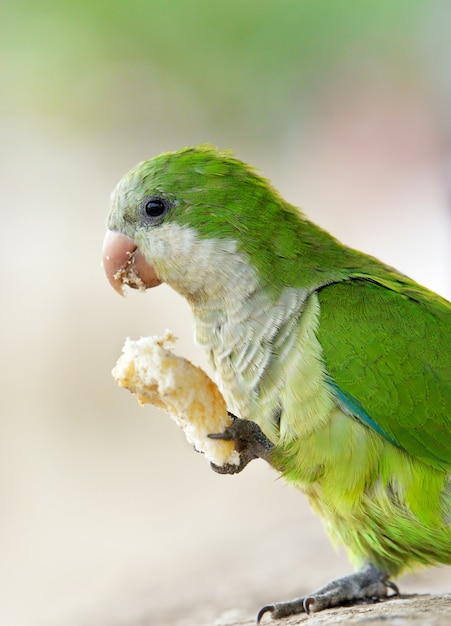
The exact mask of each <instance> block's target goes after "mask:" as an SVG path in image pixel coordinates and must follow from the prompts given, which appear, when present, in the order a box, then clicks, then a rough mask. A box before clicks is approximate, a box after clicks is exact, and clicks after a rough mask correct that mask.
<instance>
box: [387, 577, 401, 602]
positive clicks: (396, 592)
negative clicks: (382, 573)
mask: <svg viewBox="0 0 451 626" xmlns="http://www.w3.org/2000/svg"><path fill="white" fill-rule="evenodd" d="M385 586H386V587H388V588H389V589H391V590H392V591H393V593H392V594H391V596H389V597H391V598H392V597H393V596H399V587H398V585H395V583H392V581H391V580H386V581H385Z"/></svg>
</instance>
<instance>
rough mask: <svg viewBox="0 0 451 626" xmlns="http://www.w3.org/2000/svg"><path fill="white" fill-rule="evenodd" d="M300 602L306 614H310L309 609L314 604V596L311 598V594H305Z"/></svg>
mask: <svg viewBox="0 0 451 626" xmlns="http://www.w3.org/2000/svg"><path fill="white" fill-rule="evenodd" d="M302 604H303V605H304V611H305V612H306V613H307V615H310V609H311V608H313V607H314V605H315V598H313V596H307V597H306V598H304V602H303V603H302Z"/></svg>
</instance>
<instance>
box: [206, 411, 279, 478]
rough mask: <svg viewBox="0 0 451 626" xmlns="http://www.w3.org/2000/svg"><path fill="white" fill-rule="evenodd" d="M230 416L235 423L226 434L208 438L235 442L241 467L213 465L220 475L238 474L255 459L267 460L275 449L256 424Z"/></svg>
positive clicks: (230, 414)
mask: <svg viewBox="0 0 451 626" xmlns="http://www.w3.org/2000/svg"><path fill="white" fill-rule="evenodd" d="M229 416H230V417H231V418H232V419H233V422H232V424H231V425H230V426H228V427H227V428H225V429H224V432H222V433H212V434H210V435H208V436H209V437H210V439H223V440H225V441H233V442H234V443H235V450H236V451H237V452H238V453H239V455H240V463H239V465H232V464H229V463H227V464H225V465H215V464H214V463H211V467H212V469H213V470H214V471H215V472H218V474H237V473H238V472H241V471H242V470H243V469H244V468H245V467H246V465H247V464H248V463H249V462H250V461H252V460H253V459H267V457H268V455H269V453H270V452H271V450H272V449H273V448H274V444H272V443H271V441H270V440H269V439H268V438H267V436H266V435H265V434H264V433H263V431H262V430H261V428H260V426H259V425H258V424H257V423H256V422H252V421H251V420H243V419H240V418H239V417H236V416H235V415H233V414H232V413H229Z"/></svg>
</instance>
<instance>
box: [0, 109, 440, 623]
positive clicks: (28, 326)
mask: <svg viewBox="0 0 451 626" xmlns="http://www.w3.org/2000/svg"><path fill="white" fill-rule="evenodd" d="M2 144H3V147H4V148H5V151H4V154H3V156H2V164H1V168H0V176H1V181H0V182H1V189H2V198H3V201H2V206H1V212H2V228H1V231H0V238H1V245H0V255H1V261H2V262H1V263H0V277H1V280H2V325H1V328H0V341H1V345H2V359H1V363H0V377H1V380H2V396H1V428H2V437H1V442H0V447H1V454H0V469H1V471H0V488H1V494H2V495H1V503H0V553H1V555H2V557H1V562H0V624H2V626H3V625H4V626H207V625H208V626H214V625H216V626H219V625H222V626H223V625H225V624H228V625H231V624H235V623H238V622H239V621H240V620H251V619H252V617H253V616H254V615H255V613H256V611H257V610H258V609H259V607H260V606H261V605H262V604H266V603H268V602H271V601H277V600H282V599H288V598H292V597H295V596H298V595H301V594H304V593H306V592H309V591H311V590H312V589H315V588H317V587H319V586H321V585H323V584H324V583H326V582H327V581H328V580H330V579H331V578H333V577H336V576H340V575H343V574H345V573H347V572H349V571H350V568H349V565H348V562H347V559H346V556H345V554H344V553H343V552H342V551H338V552H335V551H334V550H333V548H332V547H331V546H330V544H329V542H328V540H327V538H326V536H325V533H324V531H323V530H322V527H321V523H320V521H319V520H318V519H316V518H315V517H314V516H313V514H312V513H311V512H310V510H309V508H308V505H307V503H306V501H305V499H304V498H303V496H302V495H301V494H298V493H297V492H296V491H295V490H294V489H293V488H291V487H287V486H286V485H285V484H284V483H283V482H282V481H280V480H278V479H277V475H276V474H275V473H274V472H273V471H272V470H271V469H270V468H268V467H267V466H265V464H264V463H262V462H255V463H253V464H251V465H250V466H249V467H248V468H247V469H246V471H245V472H243V473H242V474H240V475H238V476H234V477H230V476H218V475H216V474H215V473H213V472H212V471H210V469H209V467H208V464H207V463H206V462H205V459H203V458H202V457H201V456H200V455H198V454H195V453H194V452H193V451H192V450H191V449H190V448H189V446H188V445H187V444H186V442H185V440H184V437H183V434H182V433H181V432H180V431H179V430H178V429H177V427H176V426H175V425H174V424H173V422H171V421H170V420H169V419H168V418H167V417H166V416H164V415H163V414H162V413H161V412H158V411H156V410H155V411H153V410H151V409H150V408H146V409H141V408H139V407H138V406H137V405H136V403H135V402H134V400H133V399H132V398H131V397H130V396H129V394H128V393H126V392H124V391H122V390H120V389H118V388H117V386H116V384H115V382H114V381H113V379H112V377H111V375H110V371H111V368H112V366H113V365H114V363H115V361H116V359H117V357H118V356H119V354H120V350H121V347H122V343H123V341H124V338H125V337H126V336H132V337H134V338H136V337H139V336H141V335H147V334H161V333H162V332H164V330H165V328H167V327H168V328H170V329H171V330H173V331H174V333H175V334H177V335H178V336H179V337H180V341H179V343H178V345H177V351H178V352H179V353H180V354H183V355H185V356H187V357H188V358H191V359H193V360H194V361H195V362H196V363H198V364H200V365H205V361H204V357H203V355H202V354H201V353H200V352H199V351H198V350H196V349H195V348H194V347H193V344H192V337H191V321H190V314H189V310H188V308H187V306H186V304H185V303H184V302H182V301H181V300H180V299H179V298H178V297H177V296H176V295H175V294H174V293H172V292H171V291H170V290H169V289H167V288H166V287H165V286H162V287H159V288H158V290H155V291H154V292H152V293H149V294H146V295H140V294H132V295H130V297H128V298H127V299H126V300H120V299H119V298H118V297H117V295H116V294H114V293H113V291H112V290H111V289H110V288H109V286H108V285H107V283H106V280H105V278H104V276H103V274H102V270H101V267H100V250H101V243H102V238H103V231H104V220H105V216H106V213H107V210H108V196H109V193H110V190H111V189H112V187H113V186H114V184H115V183H116V181H117V179H118V178H119V177H120V176H121V174H122V173H123V172H124V171H125V170H126V169H127V168H128V167H130V165H132V164H133V163H134V162H136V161H138V160H140V159H141V158H144V157H146V156H149V154H150V153H152V154H153V153H156V152H159V151H160V150H161V149H163V148H164V146H163V145H153V146H152V147H151V148H149V146H148V145H146V146H144V141H143V145H142V146H138V147H135V148H134V149H133V150H132V149H131V148H128V149H126V150H122V151H121V145H120V143H117V144H115V143H114V141H113V140H112V143H111V145H107V142H105V141H104V143H103V144H102V143H99V144H96V143H94V142H93V141H87V140H84V139H80V138H77V137H75V136H74V135H73V134H71V135H68V134H67V133H65V132H64V131H63V130H61V129H59V128H54V127H51V126H48V125H47V126H46V125H45V124H43V123H42V122H41V121H36V120H27V119H15V118H11V119H10V120H6V121H5V122H4V126H3V127H2ZM127 150H128V151H127ZM293 150H294V148H293V146H291V147H290V146H288V147H287V155H286V159H285V164H284V163H279V162H277V163H276V162H274V164H273V171H274V182H275V183H276V184H277V186H278V187H279V188H280V189H281V191H282V192H283V193H284V195H286V196H287V197H289V198H290V199H292V200H293V201H296V202H298V203H299V204H302V205H303V206H305V207H310V206H311V207H314V211H315V212H316V213H315V216H314V217H315V219H316V221H319V222H321V223H322V224H323V225H324V226H326V227H328V228H330V229H331V230H333V231H334V232H335V233H336V234H337V235H338V236H340V237H344V238H345V239H346V240H347V241H348V242H349V243H351V244H353V245H359V247H361V248H364V249H366V250H369V251H370V252H372V253H374V254H377V255H379V256H381V257H383V258H384V259H385V260H387V261H388V262H390V263H393V264H395V265H397V266H399V267H400V268H401V269H403V271H405V272H406V273H409V274H411V275H413V276H415V277H417V278H418V279H419V280H421V281H422V282H427V283H428V284H429V285H430V286H431V287H432V288H434V289H437V290H439V291H441V292H442V293H444V294H445V295H448V296H449V295H450V290H449V283H448V280H449V267H450V263H449V253H450V249H449V231H448V226H449V217H448V215H449V214H448V204H447V203H448V200H449V199H448V198H447V197H446V194H445V190H444V188H443V187H442V186H441V183H440V181H439V179H438V177H437V175H436V173H435V172H437V171H441V170H440V169H437V168H436V167H435V166H434V163H432V165H431V167H430V168H428V167H426V168H425V169H424V168H423V169H422V170H421V171H422V172H423V174H422V175H421V176H420V175H417V176H413V173H414V172H413V173H412V172H411V171H409V172H408V173H407V174H408V175H407V174H404V178H403V179H402V181H401V182H399V181H398V183H397V185H394V186H393V185H392V186H391V187H389V189H388V191H387V190H386V191H385V196H384V195H383V194H382V191H381V190H380V188H379V187H380V186H379V187H378V189H375V188H374V189H373V190H372V193H370V194H368V193H367V191H365V187H364V186H362V187H361V188H358V186H357V185H350V183H349V181H351V180H353V177H354V170H353V167H354V165H353V164H352V163H351V165H349V169H348V170H346V167H345V165H344V163H345V159H344V158H343V159H341V161H340V160H339V159H338V155H335V156H334V155H328V157H327V158H328V159H329V161H328V160H327V159H326V155H325V154H323V153H322V152H321V146H320V145H319V144H318V145H316V152H315V150H313V148H312V149H310V151H309V155H310V156H312V155H313V157H314V158H313V160H312V159H308V158H307V156H308V155H307V152H300V153H299V154H298V155H297V158H298V160H297V161H296V167H295V166H294V165H293V163H294V161H293V158H292V157H293V154H294V153H293ZM290 154H291V158H289V157H290ZM321 155H322V156H321ZM243 156H244V157H246V158H249V160H251V156H252V155H243ZM341 156H342V155H341ZM287 163H291V168H292V169H291V170H290V169H289V168H288V169H287V167H285V165H286V164H287ZM332 163H339V167H337V168H335V169H334V168H333V167H332ZM258 164H259V163H257V165H258ZM260 165H263V163H260ZM328 166H329V171H330V172H332V171H334V172H335V174H334V176H335V178H334V176H330V178H329V179H328V180H329V184H328V186H327V188H326V186H324V185H321V184H318V181H319V180H322V173H323V172H324V167H326V169H327V168H328ZM367 167H368V170H369V169H370V164H369V165H368V166H367ZM387 167H389V168H393V164H388V166H387ZM298 170H299V171H302V172H303V177H302V180H303V182H302V185H301V183H300V182H299V177H298ZM415 171H416V170H415ZM266 173H267V174H268V175H271V176H272V169H271V167H270V163H269V161H268V162H267V167H266ZM364 174H365V172H363V174H362V176H361V179H360V180H363V181H364V180H365V176H364ZM412 180H415V185H412V184H411V181H412ZM401 183H402V184H401ZM300 188H302V189H303V192H302V196H301V194H300V192H299V189H300ZM296 190H297V191H296ZM346 190H348V191H347V192H346ZM363 198H365V202H364V201H363ZM328 206H334V207H337V206H338V207H339V208H338V209H337V210H338V213H337V212H330V211H329V212H328V210H327V207H328ZM362 207H364V209H362ZM381 207H383V209H382V208H381ZM345 209H346V210H345ZM365 211H366V213H365ZM309 212H310V213H311V214H312V211H311V210H310V211H309ZM312 217H313V215H312ZM388 224H389V226H388ZM400 586H401V589H402V591H403V592H405V593H414V592H420V593H440V592H446V591H449V590H450V589H451V568H438V569H431V570H427V571H425V572H422V573H419V574H418V575H416V576H411V577H406V578H404V579H402V580H401V581H400ZM319 619H320V618H319V616H318V618H315V620H319ZM245 623H246V624H247V623H248V622H245ZM249 623H251V622H249ZM287 623H296V622H287ZM311 623H312V624H314V623H322V622H321V621H315V622H314V621H313V620H312V621H311Z"/></svg>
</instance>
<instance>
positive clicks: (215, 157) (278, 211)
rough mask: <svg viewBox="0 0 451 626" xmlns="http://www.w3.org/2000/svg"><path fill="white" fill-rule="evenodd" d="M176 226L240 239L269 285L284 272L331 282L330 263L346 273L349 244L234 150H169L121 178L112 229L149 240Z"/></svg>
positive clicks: (301, 280)
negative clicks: (341, 258)
mask: <svg viewBox="0 0 451 626" xmlns="http://www.w3.org/2000/svg"><path fill="white" fill-rule="evenodd" d="M152 203H153V204H154V205H155V206H152ZM157 204H159V205H160V208H161V214H160V215H158V212H159V209H158V206H157ZM146 207H147V208H146ZM147 213H155V215H147ZM170 223H176V224H178V225H179V226H183V227H187V228H192V229H194V230H195V231H196V234H197V236H198V237H199V238H200V239H205V238H212V239H227V240H233V241H234V242H236V244H237V249H238V250H239V251H240V252H243V253H245V254H246V255H247V256H248V258H249V260H250V262H251V263H252V265H253V266H254V267H255V268H256V269H257V270H258V272H259V274H260V276H261V277H262V280H263V282H264V283H271V282H274V281H273V277H274V275H275V274H276V273H277V275H278V285H279V286H280V287H281V288H283V286H284V284H288V285H290V286H295V285H296V284H299V285H302V286H308V285H309V284H311V285H312V286H317V285H320V284H322V283H323V282H324V279H323V278H322V277H321V274H322V270H321V268H323V267H324V268H325V267H326V266H327V272H328V276H329V279H330V272H331V271H333V272H334V273H336V271H337V270H338V272H339V274H340V275H341V272H340V268H339V267H337V265H336V262H337V259H336V256H335V255H334V254H333V250H335V251H336V250H337V249H338V248H340V249H341V248H342V246H341V245H340V244H339V243H338V242H337V241H336V240H335V239H333V237H331V236H330V235H329V234H328V233H326V232H324V231H323V230H321V229H320V228H318V227H317V226H315V225H314V224H312V223H311V222H310V221H308V220H307V219H306V218H305V216H304V215H303V214H302V213H301V212H300V211H299V210H298V209H296V208H295V207H293V206H291V205H290V204H288V203H287V202H285V201H284V200H283V199H282V198H281V196H280V195H279V194H278V192H277V191H276V190H275V189H274V188H273V187H272V186H271V184H270V183H269V182H268V181H267V180H266V179H264V178H263V177H262V176H260V175H259V174H258V173H257V172H256V171H255V170H254V169H253V168H251V167H250V166H248V165H247V164H245V163H244V162H242V161H240V160H238V159H236V158H235V157H234V156H233V154H232V153H231V152H229V151H219V150H216V149H215V148H213V147H212V146H209V145H201V146H197V147H191V148H185V149H183V150H180V151H178V152H168V153H164V154H161V155H160V156H157V157H155V158H153V159H150V160H148V161H144V162H142V163H140V164H138V165H137V166H136V167H135V168H133V169H132V170H131V171H130V172H128V174H126V175H125V176H124V178H123V179H122V180H121V181H120V182H119V184H118V185H117V187H116V189H115V190H114V192H113V195H112V209H111V214H110V217H109V220H108V227H109V228H110V229H112V230H119V231H121V232H124V233H125V234H127V235H128V236H129V237H131V238H133V239H136V237H137V233H138V232H139V233H140V237H143V236H144V232H145V231H150V230H152V229H155V228H158V227H159V226H160V225H162V224H165V225H169V224H170ZM343 250H346V249H342V254H345V255H346V253H344V252H343ZM334 256H335V259H334ZM347 256H349V254H347ZM329 257H330V263H328V258H329ZM296 260H300V261H301V262H300V263H296ZM293 261H295V263H293Z"/></svg>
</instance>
